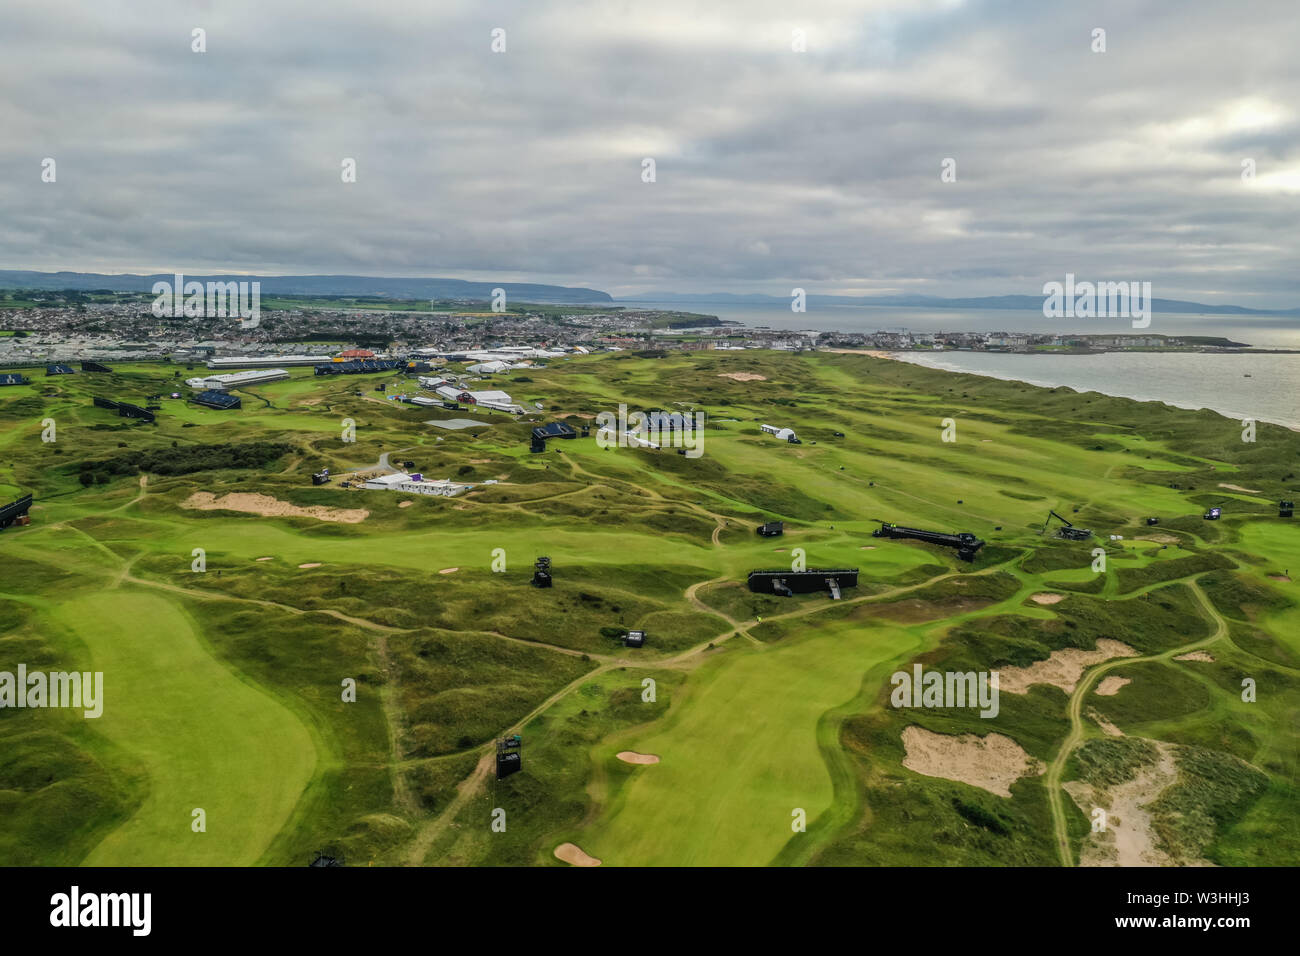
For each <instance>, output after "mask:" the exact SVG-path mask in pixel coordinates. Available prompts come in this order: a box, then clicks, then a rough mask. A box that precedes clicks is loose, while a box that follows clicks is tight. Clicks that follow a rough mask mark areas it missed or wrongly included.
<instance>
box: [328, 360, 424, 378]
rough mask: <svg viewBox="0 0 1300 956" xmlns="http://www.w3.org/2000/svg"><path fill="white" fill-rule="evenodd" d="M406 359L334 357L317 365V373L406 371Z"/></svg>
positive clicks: (344, 373)
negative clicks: (332, 359) (330, 360)
mask: <svg viewBox="0 0 1300 956" xmlns="http://www.w3.org/2000/svg"><path fill="white" fill-rule="evenodd" d="M408 367H409V366H408V363H407V362H406V360H405V359H349V360H344V359H334V361H332V362H326V363H324V364H322V365H317V366H316V374H317V375H370V374H372V373H375V372H392V371H396V370H398V369H401V370H403V371H406V370H407V369H408Z"/></svg>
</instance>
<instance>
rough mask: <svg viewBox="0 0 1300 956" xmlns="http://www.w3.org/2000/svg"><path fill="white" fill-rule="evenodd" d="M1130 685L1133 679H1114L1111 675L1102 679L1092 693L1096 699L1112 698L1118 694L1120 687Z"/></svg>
mask: <svg viewBox="0 0 1300 956" xmlns="http://www.w3.org/2000/svg"><path fill="white" fill-rule="evenodd" d="M1131 683H1133V679H1132V678H1130V677H1116V676H1115V675H1114V674H1112V675H1110V676H1109V677H1103V678H1102V679H1101V683H1100V684H1098V685H1097V689H1096V690H1095V691H1093V693H1094V694H1096V695H1097V696H1098V697H1114V696H1115V695H1116V694H1118V693H1119V691H1120V688H1121V687H1123V686H1124V685H1125V684H1131Z"/></svg>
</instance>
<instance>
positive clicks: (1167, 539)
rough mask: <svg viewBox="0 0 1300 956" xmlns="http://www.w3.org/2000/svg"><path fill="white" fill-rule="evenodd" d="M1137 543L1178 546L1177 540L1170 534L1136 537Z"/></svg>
mask: <svg viewBox="0 0 1300 956" xmlns="http://www.w3.org/2000/svg"><path fill="white" fill-rule="evenodd" d="M1136 540H1138V541H1154V542H1155V543H1156V544H1178V543H1180V542H1179V539H1178V538H1175V537H1174V536H1173V535H1172V534H1144V535H1139V536H1138V537H1137V539H1136Z"/></svg>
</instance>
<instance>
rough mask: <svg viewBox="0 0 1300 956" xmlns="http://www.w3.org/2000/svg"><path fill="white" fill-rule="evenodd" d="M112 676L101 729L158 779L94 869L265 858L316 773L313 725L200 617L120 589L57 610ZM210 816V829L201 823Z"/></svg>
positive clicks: (98, 853)
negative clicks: (216, 654) (194, 817)
mask: <svg viewBox="0 0 1300 956" xmlns="http://www.w3.org/2000/svg"><path fill="white" fill-rule="evenodd" d="M50 617H51V618H52V619H53V620H52V623H53V624H55V625H56V626H61V627H64V628H67V629H69V630H72V631H74V632H75V633H76V634H77V636H78V637H79V638H80V639H81V640H82V641H84V642H85V644H86V646H87V647H88V648H89V650H90V655H91V659H92V661H93V667H94V670H96V671H102V672H103V674H104V713H103V716H101V717H100V718H98V719H97V720H96V721H95V729H96V730H97V731H99V732H100V733H103V734H104V735H106V736H107V737H109V738H110V739H111V740H112V741H113V742H114V743H115V744H117V745H118V746H120V747H122V748H123V749H124V750H126V751H128V752H129V753H131V754H132V755H133V756H134V757H135V758H136V759H137V760H139V761H140V763H141V764H142V765H143V767H144V769H145V771H146V772H147V773H148V775H149V781H148V795H147V796H146V797H145V800H144V803H143V804H142V805H141V806H140V808H139V809H138V810H137V811H136V813H135V815H134V816H132V817H131V818H130V819H129V820H127V821H126V822H125V823H124V824H122V826H120V827H118V828H117V829H116V830H114V831H113V832H112V833H110V834H109V835H108V836H107V837H106V838H105V839H104V840H103V842H101V843H100V844H99V845H98V846H97V847H96V848H95V849H94V850H93V851H91V853H90V854H89V856H88V857H87V858H86V860H85V861H84V862H85V864H86V865H89V866H231V865H243V866H246V865H250V864H253V863H255V862H257V860H258V858H259V857H260V856H261V855H262V853H263V851H264V850H265V849H266V847H267V845H268V844H269V843H270V842H271V839H272V838H273V837H274V836H275V834H276V833H277V832H278V831H279V830H280V828H281V827H283V826H284V824H285V823H286V821H287V820H288V819H289V814H290V813H291V812H292V810H293V808H294V805H295V804H296V803H297V802H298V798H299V795H300V794H301V793H302V791H303V788H304V787H306V785H307V783H308V781H309V780H310V779H311V776H312V772H313V769H314V768H315V765H316V749H315V747H314V746H313V744H312V738H311V736H310V735H309V734H308V732H307V729H306V728H305V727H304V726H303V725H302V724H301V723H300V722H299V721H298V719H297V717H295V716H294V715H293V714H292V713H291V712H290V711H289V710H287V709H286V708H285V707H284V706H282V705H281V704H279V703H278V702H276V701H275V700H274V699H273V698H271V697H269V696H268V695H267V694H265V693H264V692H262V691H261V690H259V689H257V688H256V687H254V686H252V685H250V684H247V683H245V682H243V681H241V680H240V678H239V677H238V676H237V675H235V674H233V673H231V672H230V671H229V670H227V669H226V667H225V666H223V665H222V664H221V663H220V662H218V661H217V660H216V659H214V658H213V657H212V656H211V655H210V654H209V653H208V651H207V649H206V648H205V647H204V646H203V642H202V640H201V639H200V637H199V635H198V633H197V632H196V631H195V628H194V626H193V624H192V622H191V621H190V619H189V617H188V616H187V615H186V614H185V613H184V612H183V611H182V610H181V609H180V608H179V607H178V606H177V605H176V604H174V603H173V602H171V601H169V600H168V599H166V598H163V597H159V596H157V595H154V594H149V593H141V592H139V591H131V590H115V591H112V592H108V593H103V594H96V595H92V596H87V597H78V598H75V599H73V600H71V601H67V602H64V603H62V604H60V605H59V606H58V607H57V608H55V609H54V610H53V611H51V612H50ZM195 807H201V808H203V809H204V810H205V811H206V813H207V832H206V833H194V832H192V831H191V829H190V824H191V811H193V810H194V808H195Z"/></svg>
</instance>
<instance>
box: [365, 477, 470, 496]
mask: <svg viewBox="0 0 1300 956" xmlns="http://www.w3.org/2000/svg"><path fill="white" fill-rule="evenodd" d="M362 487H363V488H367V489H369V490H371V491H405V492H408V493H410V494H415V495H441V496H443V497H447V498H450V497H452V496H453V495H458V494H460V493H461V492H462V491H466V490H467V489H469V488H472V487H474V486H473V485H462V484H459V483H458V482H454V481H449V480H448V479H446V478H439V479H436V480H433V481H426V480H425V479H424V477H423V476H422V475H408V474H406V472H404V471H398V472H394V473H393V474H391V475H378V476H376V477H374V478H371V479H369V480H368V481H367V482H366V483H365V484H364V485H362Z"/></svg>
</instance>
